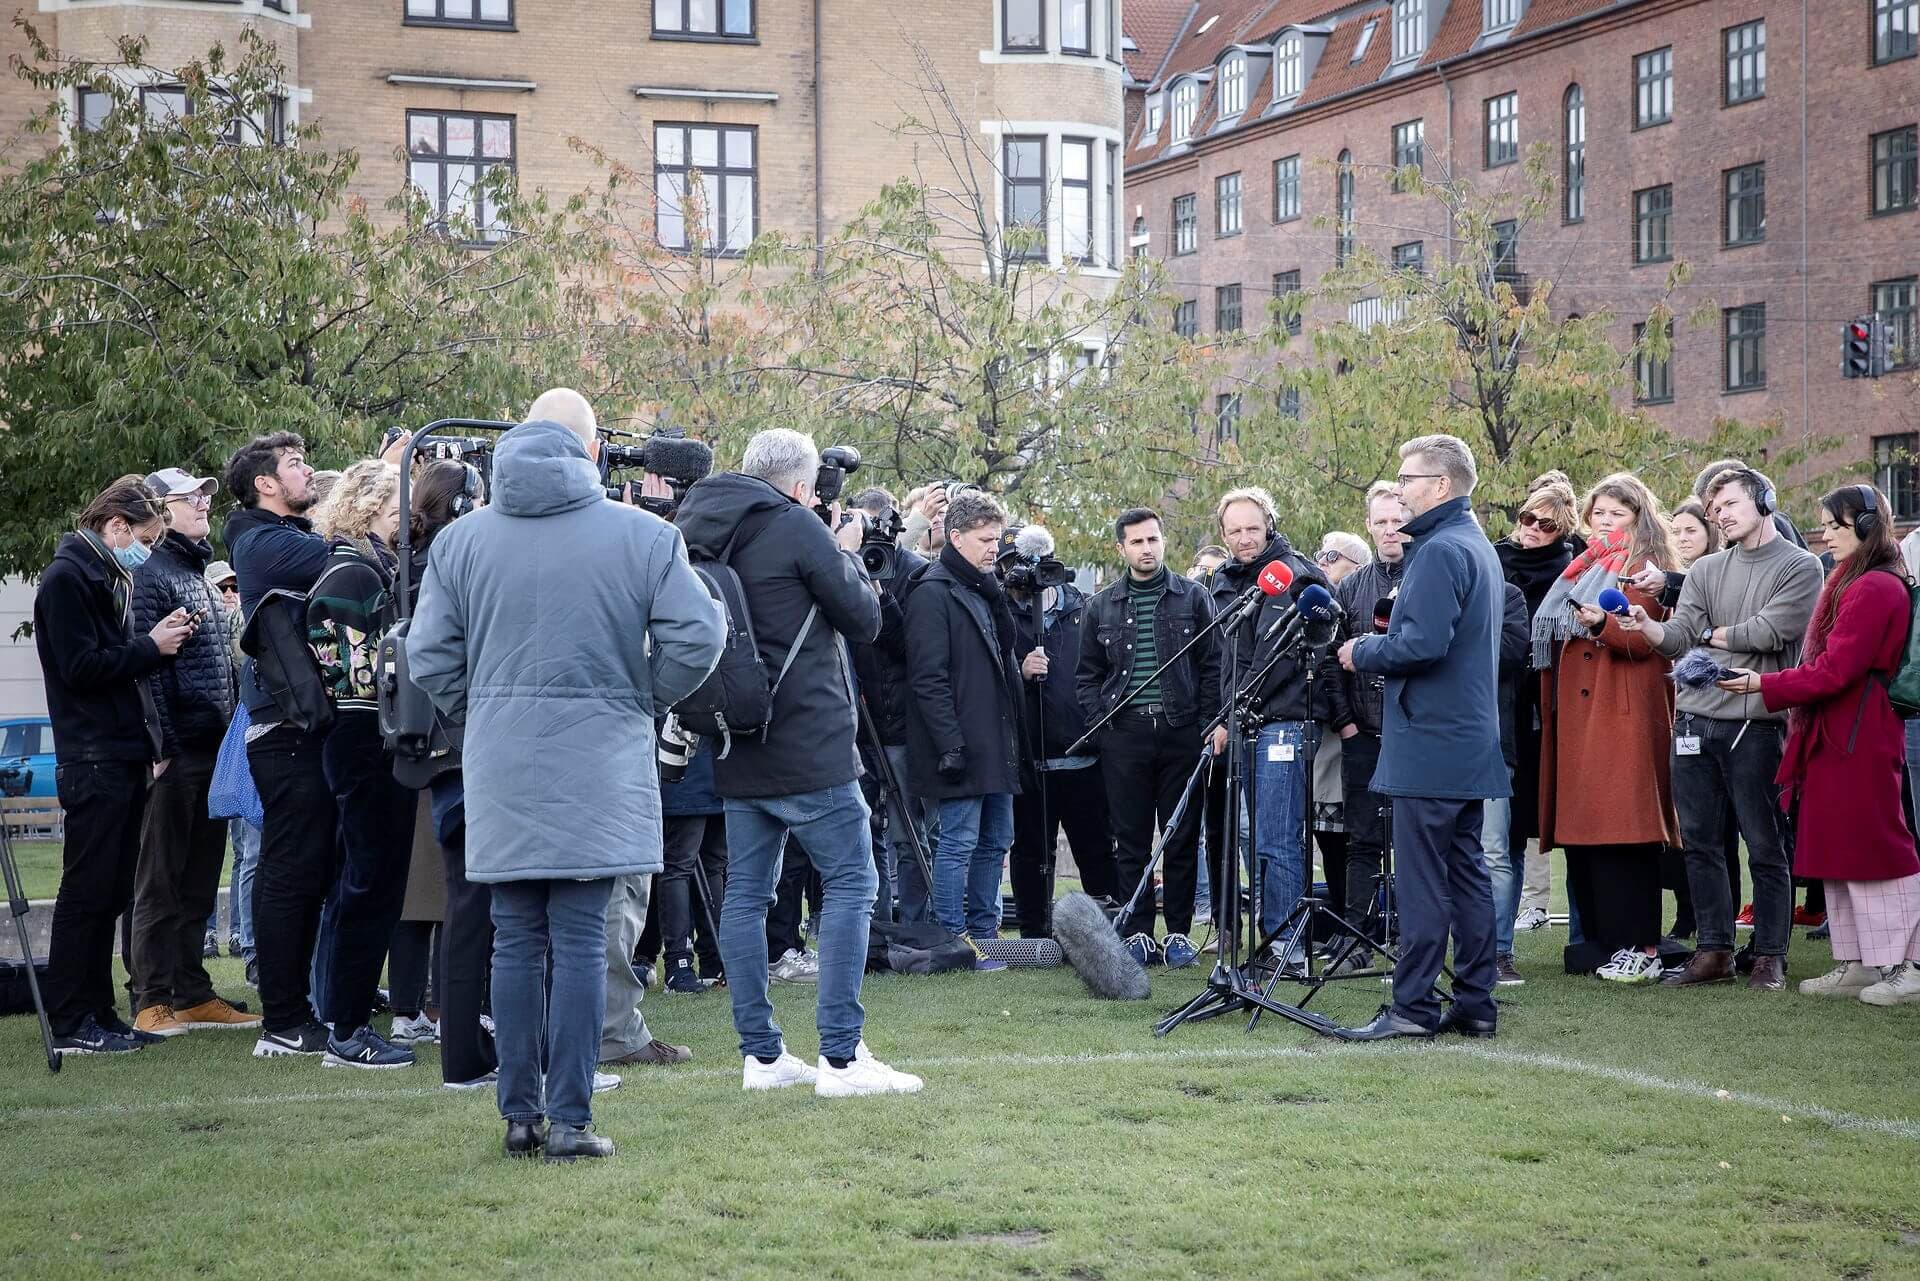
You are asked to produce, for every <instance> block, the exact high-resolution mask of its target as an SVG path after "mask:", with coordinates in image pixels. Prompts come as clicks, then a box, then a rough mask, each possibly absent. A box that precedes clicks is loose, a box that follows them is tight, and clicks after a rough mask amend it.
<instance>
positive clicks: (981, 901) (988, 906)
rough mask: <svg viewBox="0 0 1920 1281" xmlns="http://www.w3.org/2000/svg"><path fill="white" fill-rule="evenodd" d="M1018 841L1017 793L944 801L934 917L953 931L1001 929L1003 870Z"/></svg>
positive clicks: (982, 935)
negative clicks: (1015, 839) (1015, 831)
mask: <svg viewBox="0 0 1920 1281" xmlns="http://www.w3.org/2000/svg"><path fill="white" fill-rule="evenodd" d="M1012 845H1013V794H1012V793H1011V792H995V793H993V794H991V795H988V796H953V797H948V798H947V799H946V800H943V801H941V802H940V844H939V845H938V846H937V847H936V848H935V849H934V852H933V917H934V919H935V920H936V921H938V922H939V923H940V927H941V928H942V929H944V930H948V931H950V932H952V933H954V934H965V935H968V936H969V937H972V938H976V939H990V938H993V937H994V936H996V935H997V934H999V933H1000V869H1001V868H1002V867H1003V866H1004V865H1005V864H1006V860H1007V850H1008V849H1009V848H1011V847H1012Z"/></svg>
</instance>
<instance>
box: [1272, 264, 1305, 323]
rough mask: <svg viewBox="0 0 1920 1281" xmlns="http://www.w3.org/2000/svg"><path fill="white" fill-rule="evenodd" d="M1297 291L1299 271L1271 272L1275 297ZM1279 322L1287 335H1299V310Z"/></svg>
mask: <svg viewBox="0 0 1920 1281" xmlns="http://www.w3.org/2000/svg"><path fill="white" fill-rule="evenodd" d="M1299 292H1300V273H1299V272H1297V271H1276V272H1274V273H1273V296H1274V297H1275V298H1285V297H1286V296H1287V295H1288V294H1297V293H1299ZM1280 323H1281V326H1282V327H1283V328H1284V329H1285V330H1286V331H1287V333H1288V335H1289V336H1291V337H1298V336H1299V333H1300V313H1299V312H1295V313H1294V314H1293V315H1291V316H1288V317H1287V318H1286V319H1285V320H1283V321H1281V322H1280Z"/></svg>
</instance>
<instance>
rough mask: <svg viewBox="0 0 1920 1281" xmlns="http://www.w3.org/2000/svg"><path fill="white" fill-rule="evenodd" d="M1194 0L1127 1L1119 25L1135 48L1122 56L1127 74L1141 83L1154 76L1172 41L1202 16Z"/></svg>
mask: <svg viewBox="0 0 1920 1281" xmlns="http://www.w3.org/2000/svg"><path fill="white" fill-rule="evenodd" d="M1199 8H1200V6H1199V5H1197V4H1195V3H1194V2H1193V0H1129V3H1128V4H1127V6H1126V11H1125V13H1123V14H1122V15H1121V18H1120V27H1121V30H1122V31H1123V32H1125V33H1126V34H1127V35H1128V36H1130V37H1132V39H1133V43H1134V46H1135V47H1134V49H1133V51H1132V52H1130V53H1127V54H1125V55H1124V58H1125V61H1126V64H1127V74H1128V75H1130V76H1132V77H1133V78H1134V79H1135V80H1136V81H1138V82H1139V83H1141V84H1146V83H1147V82H1149V81H1150V80H1152V79H1153V77H1154V74H1155V73H1156V72H1158V71H1159V70H1160V64H1161V63H1163V62H1165V61H1166V60H1167V54H1168V52H1169V51H1171V50H1172V48H1173V43H1174V41H1176V40H1178V39H1179V38H1180V35H1181V33H1182V32H1184V31H1185V30H1186V29H1187V28H1188V27H1189V26H1191V25H1194V24H1196V23H1198V22H1200V21H1202V19H1201V18H1200V17H1199V16H1198V14H1197V12H1196V11H1197V10H1198V9H1199Z"/></svg>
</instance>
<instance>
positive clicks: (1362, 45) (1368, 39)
mask: <svg viewBox="0 0 1920 1281" xmlns="http://www.w3.org/2000/svg"><path fill="white" fill-rule="evenodd" d="M1379 25H1380V21H1379V19H1377V18H1370V19H1368V20H1367V25H1366V26H1364V27H1362V28H1360V39H1359V40H1357V41H1355V42H1354V46H1353V57H1351V58H1349V59H1347V65H1348V66H1352V65H1353V64H1354V63H1356V62H1358V61H1360V59H1362V58H1364V57H1366V56H1367V50H1369V49H1371V48H1373V29H1374V28H1375V27H1377V26H1379Z"/></svg>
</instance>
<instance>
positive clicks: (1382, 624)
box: [1373, 596, 1393, 634]
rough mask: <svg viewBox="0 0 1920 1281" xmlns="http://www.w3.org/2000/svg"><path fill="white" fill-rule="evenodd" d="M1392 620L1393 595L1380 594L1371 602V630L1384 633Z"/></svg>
mask: <svg viewBox="0 0 1920 1281" xmlns="http://www.w3.org/2000/svg"><path fill="white" fill-rule="evenodd" d="M1392 622H1393V597H1391V596H1382V597H1381V598H1380V599H1379V600H1376V601H1375V602H1373V630H1374V631H1376V632H1380V633H1382V634H1385V632H1386V630H1387V627H1388V626H1389V625H1390V624H1391V623H1392Z"/></svg>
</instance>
